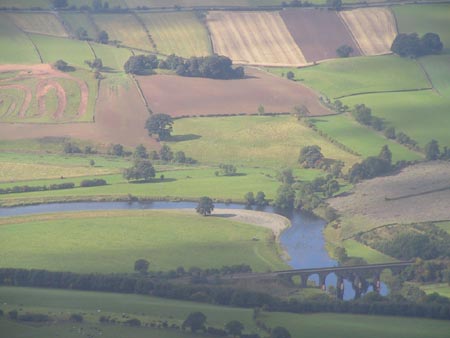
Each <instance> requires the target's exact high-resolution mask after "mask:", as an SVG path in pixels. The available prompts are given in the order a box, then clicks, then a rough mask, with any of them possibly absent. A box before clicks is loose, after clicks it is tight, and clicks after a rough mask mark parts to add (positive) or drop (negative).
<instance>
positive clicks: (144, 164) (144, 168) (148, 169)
mask: <svg viewBox="0 0 450 338" xmlns="http://www.w3.org/2000/svg"><path fill="white" fill-rule="evenodd" d="M123 177H124V178H125V179H126V180H127V181H131V180H145V181H148V180H149V179H150V178H152V177H155V168H153V165H152V164H151V162H150V161H149V160H144V159H136V160H135V162H134V164H133V166H132V167H131V168H128V169H125V170H124V172H123Z"/></svg>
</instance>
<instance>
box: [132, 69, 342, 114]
mask: <svg viewBox="0 0 450 338" xmlns="http://www.w3.org/2000/svg"><path fill="white" fill-rule="evenodd" d="M246 74H247V78H245V79H240V80H212V79H205V78H191V77H180V76H174V75H153V76H139V77H138V81H139V83H140V86H141V88H142V90H143V92H144V95H145V97H146V99H147V101H148V102H149V105H150V108H151V109H152V111H153V112H155V113H165V114H170V115H171V116H173V117H181V116H199V115H219V114H223V115H236V114H256V113H257V110H258V107H259V106H260V105H263V106H264V109H265V112H266V113H286V112H291V111H292V108H293V107H294V106H297V105H305V106H306V107H307V108H308V109H309V111H310V113H311V115H329V114H333V112H332V111H330V110H328V109H327V108H325V107H324V106H322V105H321V104H320V103H319V101H318V98H317V94H316V93H315V92H314V91H312V90H311V89H309V88H307V87H305V86H303V85H301V84H299V83H297V82H293V81H289V80H286V79H283V78H281V77H277V76H274V75H271V74H268V73H266V72H263V71H260V70H257V69H254V68H247V69H246Z"/></svg>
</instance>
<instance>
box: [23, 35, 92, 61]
mask: <svg viewBox="0 0 450 338" xmlns="http://www.w3.org/2000/svg"><path fill="white" fill-rule="evenodd" d="M30 36H31V39H32V40H33V41H34V43H35V44H36V46H37V48H38V50H39V52H40V54H41V56H42V59H43V60H44V63H53V62H55V61H57V60H61V59H62V60H64V61H66V62H67V63H69V65H71V66H76V67H82V68H87V65H86V64H85V63H84V61H85V60H93V59H94V55H93V54H92V51H91V49H90V48H89V45H88V44H87V42H86V41H79V40H70V39H64V38H57V37H50V36H43V35H36V34H31V35H30Z"/></svg>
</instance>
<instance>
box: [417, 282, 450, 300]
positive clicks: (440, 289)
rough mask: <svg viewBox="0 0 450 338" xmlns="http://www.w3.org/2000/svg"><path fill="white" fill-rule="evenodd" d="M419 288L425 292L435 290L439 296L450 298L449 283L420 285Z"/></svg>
mask: <svg viewBox="0 0 450 338" xmlns="http://www.w3.org/2000/svg"><path fill="white" fill-rule="evenodd" d="M420 288H421V289H422V290H423V291H425V292H426V293H427V294H430V293H434V292H437V293H439V294H440V295H441V296H444V297H447V298H450V285H448V283H441V284H428V285H422V286H421V287H420Z"/></svg>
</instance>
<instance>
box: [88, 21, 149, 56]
mask: <svg viewBox="0 0 450 338" xmlns="http://www.w3.org/2000/svg"><path fill="white" fill-rule="evenodd" d="M92 17H93V19H94V22H95V24H96V25H97V26H98V27H99V29H100V30H104V31H106V32H107V33H108V35H109V41H112V42H114V43H116V44H117V45H120V46H126V47H131V48H136V49H140V50H146V51H155V50H154V48H153V46H152V44H151V43H150V40H149V37H148V36H147V33H146V32H145V30H144V27H143V26H142V25H141V23H140V22H139V21H138V20H137V19H136V17H135V16H134V15H132V14H96V15H93V16H92Z"/></svg>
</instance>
